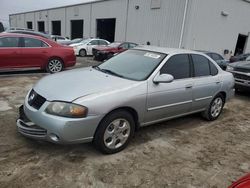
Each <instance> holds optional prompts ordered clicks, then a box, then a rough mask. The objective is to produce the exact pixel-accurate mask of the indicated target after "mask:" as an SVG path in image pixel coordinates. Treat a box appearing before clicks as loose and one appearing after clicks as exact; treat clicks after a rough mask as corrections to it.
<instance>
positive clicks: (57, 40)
mask: <svg viewBox="0 0 250 188" xmlns="http://www.w3.org/2000/svg"><path fill="white" fill-rule="evenodd" d="M51 38H52V39H53V40H54V41H56V42H58V43H60V42H62V41H70V40H69V39H68V38H66V37H62V36H59V35H51Z"/></svg>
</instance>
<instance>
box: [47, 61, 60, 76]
mask: <svg viewBox="0 0 250 188" xmlns="http://www.w3.org/2000/svg"><path fill="white" fill-rule="evenodd" d="M46 70H47V72H49V73H57V72H61V71H62V70H63V62H62V60H60V59H58V58H53V59H50V60H49V62H48V65H47V68H46Z"/></svg>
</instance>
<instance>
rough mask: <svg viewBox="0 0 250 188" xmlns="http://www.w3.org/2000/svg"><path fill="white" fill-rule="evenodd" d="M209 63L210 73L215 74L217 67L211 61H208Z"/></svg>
mask: <svg viewBox="0 0 250 188" xmlns="http://www.w3.org/2000/svg"><path fill="white" fill-rule="evenodd" d="M209 65H210V71H211V75H212V76H215V75H217V74H218V69H217V67H216V66H215V65H214V64H213V63H212V62H211V61H209Z"/></svg>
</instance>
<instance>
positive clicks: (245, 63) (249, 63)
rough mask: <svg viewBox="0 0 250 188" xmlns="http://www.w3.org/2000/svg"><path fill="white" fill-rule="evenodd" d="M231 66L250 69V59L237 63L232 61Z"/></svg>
mask: <svg viewBox="0 0 250 188" xmlns="http://www.w3.org/2000/svg"><path fill="white" fill-rule="evenodd" d="M229 66H231V67H234V68H245V69H250V61H239V62H235V63H230V64H229Z"/></svg>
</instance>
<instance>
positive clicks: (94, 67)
mask: <svg viewBox="0 0 250 188" xmlns="http://www.w3.org/2000/svg"><path fill="white" fill-rule="evenodd" d="M92 68H93V69H97V70H101V68H100V67H99V66H97V65H95V66H92Z"/></svg>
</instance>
